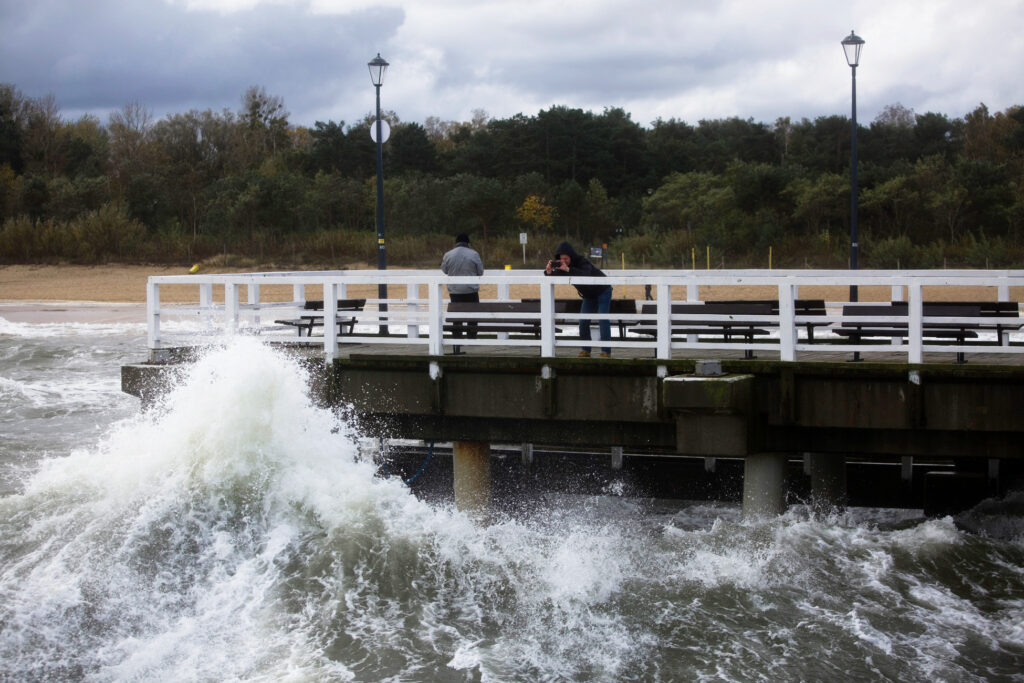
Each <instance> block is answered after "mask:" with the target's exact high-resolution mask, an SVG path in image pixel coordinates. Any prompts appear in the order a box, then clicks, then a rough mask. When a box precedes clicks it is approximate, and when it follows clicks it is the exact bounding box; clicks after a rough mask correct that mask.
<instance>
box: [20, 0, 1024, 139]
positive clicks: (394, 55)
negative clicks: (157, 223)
mask: <svg viewBox="0 0 1024 683" xmlns="http://www.w3.org/2000/svg"><path fill="white" fill-rule="evenodd" d="M851 30H855V31H856V33H857V35H859V36H861V37H862V38H863V39H864V40H865V41H866V43H865V46H864V50H863V53H862V56H861V64H860V67H859V68H858V69H857V117H858V122H860V123H862V124H867V123H870V122H871V121H872V120H873V119H874V118H875V117H876V116H877V115H878V113H879V112H880V111H881V110H882V109H883V108H884V107H885V106H886V105H889V104H894V103H897V102H899V103H901V104H902V105H904V106H905V107H908V108H910V109H913V110H914V111H915V112H917V113H925V112H938V113H942V114H946V115H948V116H950V117H951V118H955V117H961V116H963V115H964V114H966V113H968V112H970V111H972V110H973V109H974V108H975V107H977V106H978V105H979V104H980V103H984V104H986V105H987V106H988V108H989V110H990V111H992V112H997V111H1003V110H1005V109H1006V108H1007V107H1009V106H1012V105H1019V104H1024V88H1022V87H1021V85H1020V84H1021V83H1022V82H1024V77H1022V76H1021V70H1022V65H1024V37H1022V36H1024V2H1022V1H1021V0H870V1H865V0H847V1H845V2H838V1H835V0H700V1H698V0H647V1H646V2H635V1H632V2H630V1H626V0H0V36H2V38H0V83H7V84H11V85H14V86H15V87H17V88H18V89H19V90H20V91H21V93H22V94H23V95H24V96H26V97H41V96H45V95H48V94H52V95H53V96H54V97H55V99H56V102H57V105H58V107H59V108H60V112H61V115H62V116H63V118H64V119H65V120H74V119H76V118H78V117H79V116H80V115H82V114H84V113H90V114H94V115H96V116H97V117H99V119H100V120H101V121H102V122H103V123H106V122H107V120H108V116H109V114H110V113H111V112H113V111H117V110H120V109H121V108H122V107H124V106H125V105H126V104H128V103H130V102H138V103H139V104H141V105H143V106H144V107H145V108H147V109H148V110H149V111H150V112H151V113H152V114H153V116H154V118H156V119H159V118H163V117H164V116H166V115H168V114H175V113H184V112H186V111H188V110H189V109H199V110H205V109H212V110H214V111H217V112H219V111H221V110H222V109H225V108H226V109H229V110H231V111H238V110H239V109H240V108H241V99H242V95H243V94H244V93H245V91H246V90H247V89H248V88H249V87H250V86H254V85H255V86H262V87H263V88H265V89H266V92H267V93H268V94H270V95H276V96H279V97H280V98H282V100H283V101H284V105H285V108H286V110H287V111H288V112H289V113H290V116H289V121H290V122H291V123H293V124H297V125H306V126H312V125H313V123H314V122H316V121H335V122H340V121H344V122H345V123H346V124H349V125H351V124H353V123H356V122H358V121H360V120H361V119H362V118H363V117H364V116H366V115H367V114H368V113H370V112H372V111H373V109H374V107H375V100H374V89H373V86H372V84H371V83H370V78H369V73H368V70H367V67H366V63H367V62H368V61H369V60H370V59H372V58H373V57H374V56H375V55H376V54H377V53H378V52H379V53H380V54H381V56H382V57H384V58H385V59H386V60H387V61H388V62H390V64H391V67H390V69H389V70H388V73H387V75H386V77H385V81H384V86H383V87H382V89H381V106H382V108H383V109H385V110H387V109H391V110H394V111H395V113H396V114H397V115H398V116H399V118H400V119H401V120H402V121H406V122H413V121H414V122H419V123H423V122H424V120H425V119H426V118H427V117H428V116H436V117H439V118H441V119H442V120H453V121H467V120H469V119H471V118H472V116H473V111H474V110H477V109H483V110H485V111H486V112H487V113H488V114H489V115H490V116H491V117H492V118H506V117H509V116H512V115H514V114H517V113H523V114H525V115H527V116H532V115H535V114H536V113H537V112H538V111H540V110H542V109H547V108H549V107H551V106H552V105H565V106H568V107H574V108H581V109H584V110H590V111H594V112H597V113H600V112H601V111H603V110H604V109H605V108H606V107H621V108H622V109H624V110H625V111H626V112H628V113H629V114H631V116H632V119H633V120H634V121H636V122H637V123H639V124H641V125H643V126H648V125H649V124H650V123H651V122H652V121H654V120H655V119H657V118H659V117H660V118H663V119H670V118H675V119H679V120H683V121H686V122H689V123H691V124H696V123H697V122H699V121H700V120H701V119H719V118H728V117H732V116H739V117H741V118H744V119H746V118H752V119H754V120H755V121H759V122H764V123H768V124H771V123H774V122H775V120H776V119H778V118H779V117H782V116H789V117H791V118H792V119H794V120H798V119H800V118H803V117H807V118H810V119H814V118H816V117H818V116H827V115H832V114H839V115H844V116H849V114H850V84H851V83H850V82H851V78H850V71H851V70H850V68H849V67H848V66H847V65H846V61H845V59H844V57H843V52H842V48H841V47H840V41H841V40H842V39H843V38H844V37H845V36H846V35H848V34H849V33H850V31H851Z"/></svg>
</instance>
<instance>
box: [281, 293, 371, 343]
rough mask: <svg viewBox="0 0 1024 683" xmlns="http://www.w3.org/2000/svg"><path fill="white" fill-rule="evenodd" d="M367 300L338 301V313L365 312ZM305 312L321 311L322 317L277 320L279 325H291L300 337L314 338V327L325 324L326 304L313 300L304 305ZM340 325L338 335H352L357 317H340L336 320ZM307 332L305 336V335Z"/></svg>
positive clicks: (304, 316)
mask: <svg viewBox="0 0 1024 683" xmlns="http://www.w3.org/2000/svg"><path fill="white" fill-rule="evenodd" d="M365 305H366V299H338V313H342V312H358V311H362V310H363V306H365ZM302 309H303V310H305V311H320V315H303V316H300V317H299V318H298V319H296V320H275V321H274V322H275V323H277V324H278V325H289V326H291V327H294V328H295V331H296V332H298V335H299V336H300V337H303V336H305V337H312V336H313V328H314V327H323V324H324V316H323V310H324V302H323V300H311V301H307V302H306V303H305V304H303V306H302ZM335 322H337V324H338V334H339V335H340V334H352V331H353V330H354V329H355V326H356V316H354V315H351V316H350V315H338V316H337V317H336V318H335ZM303 332H305V334H303Z"/></svg>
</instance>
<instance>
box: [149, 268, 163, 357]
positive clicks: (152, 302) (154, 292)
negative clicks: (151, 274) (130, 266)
mask: <svg viewBox="0 0 1024 683" xmlns="http://www.w3.org/2000/svg"><path fill="white" fill-rule="evenodd" d="M146 290H147V291H146V345H147V346H148V347H149V348H151V349H157V348H160V285H159V284H157V283H156V282H154V281H153V278H149V280H147V281H146Z"/></svg>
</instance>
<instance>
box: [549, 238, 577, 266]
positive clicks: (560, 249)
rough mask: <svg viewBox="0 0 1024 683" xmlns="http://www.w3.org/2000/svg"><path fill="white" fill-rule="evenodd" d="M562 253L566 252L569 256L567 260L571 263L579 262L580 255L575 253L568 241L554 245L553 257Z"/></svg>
mask: <svg viewBox="0 0 1024 683" xmlns="http://www.w3.org/2000/svg"><path fill="white" fill-rule="evenodd" d="M562 254H567V255H568V256H569V261H570V262H572V263H579V262H580V258H581V257H580V255H579V254H577V253H576V250H575V249H573V248H572V245H571V244H569V243H568V242H562V243H561V244H559V245H558V246H557V247H555V258H556V259H557V258H558V257H559V256H561V255H562Z"/></svg>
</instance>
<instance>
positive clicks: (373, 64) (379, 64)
mask: <svg viewBox="0 0 1024 683" xmlns="http://www.w3.org/2000/svg"><path fill="white" fill-rule="evenodd" d="M367 66H368V67H369V68H370V81H372V82H373V87H374V88H375V89H376V90H377V120H376V121H375V122H374V126H376V135H375V136H374V140H375V141H376V142H377V270H385V269H387V267H388V265H387V252H386V250H385V249H384V152H383V149H382V145H383V144H384V135H383V131H382V125H381V120H380V86H381V83H383V82H384V73H385V72H386V71H387V70H388V63H387V62H386V61H385V60H383V59H382V58H381V56H380V53H379V52H378V53H377V56H376V57H374V58H373V59H371V60H370V61H369V62H368V63H367ZM377 298H378V299H380V300H381V302H380V303H379V304H378V306H379V309H378V310H380V311H382V312H383V311H387V310H388V305H387V303H385V302H386V300H387V298H388V286H387V285H386V284H384V283H383V282H381V283H380V284H378V285H377ZM379 333H380V334H387V333H388V326H387V324H381V326H380V329H379Z"/></svg>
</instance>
